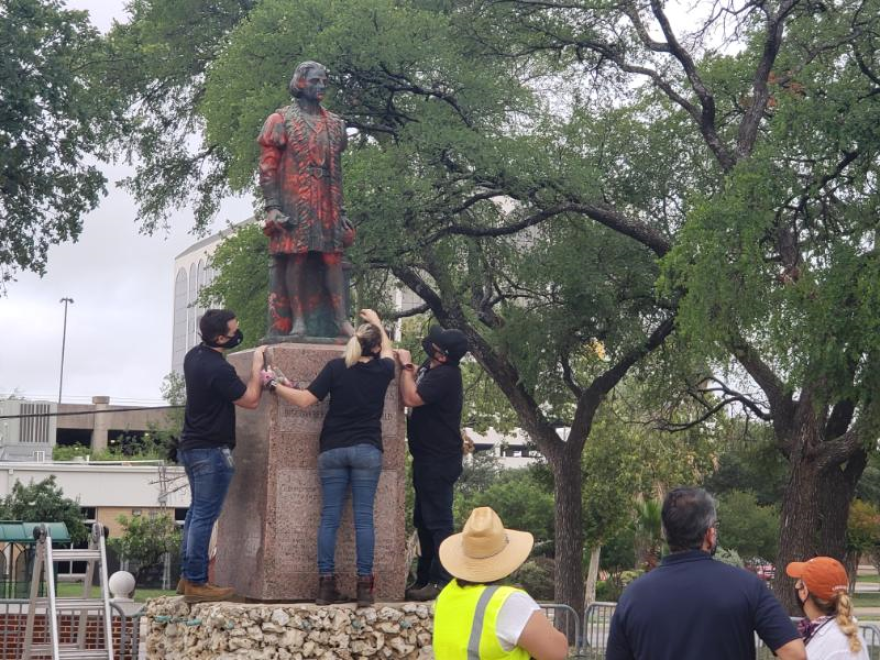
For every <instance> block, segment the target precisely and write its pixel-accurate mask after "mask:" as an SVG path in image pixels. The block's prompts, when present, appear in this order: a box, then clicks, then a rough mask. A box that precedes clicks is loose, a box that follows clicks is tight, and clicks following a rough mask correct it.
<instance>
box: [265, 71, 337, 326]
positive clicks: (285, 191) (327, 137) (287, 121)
mask: <svg viewBox="0 0 880 660" xmlns="http://www.w3.org/2000/svg"><path fill="white" fill-rule="evenodd" d="M289 89H290V93H291V94H292V95H293V102H292V103H291V104H290V105H288V106H286V107H284V108H281V109H279V110H277V111H275V112H273V113H272V114H271V115H269V118H268V119H267V120H266V122H265V124H264V125H263V129H262V131H260V137H259V138H258V142H259V144H260V187H261V188H262V190H263V197H264V200H265V209H266V219H265V222H264V228H263V232H264V233H265V234H266V236H268V237H269V254H270V255H271V258H272V266H271V271H270V283H269V334H270V335H271V336H280V335H285V334H287V335H289V336H290V337H292V338H301V337H304V336H305V335H306V334H307V329H308V326H309V323H308V322H307V321H308V319H309V317H310V315H312V314H317V313H319V312H320V310H321V308H323V310H324V311H325V312H329V313H330V316H331V317H332V321H333V323H334V324H335V328H336V330H337V332H338V334H339V335H341V336H351V335H352V334H354V329H353V327H352V325H351V322H350V321H349V320H348V318H347V310H346V305H345V299H346V296H345V291H344V283H345V278H344V276H343V270H342V254H343V250H344V248H346V247H348V246H349V245H351V242H352V241H353V240H354V230H353V228H352V227H351V225H350V224H349V223H348V220H347V218H346V217H345V215H344V211H343V204H342V169H341V167H340V159H341V154H342V152H343V150H344V149H345V146H346V141H347V140H346V133H345V122H344V121H343V120H342V119H341V118H340V117H338V116H337V115H334V114H333V113H331V112H328V111H327V110H325V109H324V108H323V107H321V101H322V99H323V98H324V94H325V92H326V89H327V69H326V68H325V67H324V66H322V65H321V64H318V63H317V62H303V63H302V64H300V65H299V66H298V67H296V71H295V72H294V74H293V78H292V79H291V81H290V86H289ZM318 270H320V271H322V274H323V277H319V278H318V279H317V282H319V286H318V289H323V291H320V292H316V291H315V289H314V288H310V287H314V283H310V282H312V281H313V280H315V276H314V274H313V275H312V277H311V278H309V274H310V272H309V271H318ZM320 284H323V286H320Z"/></svg>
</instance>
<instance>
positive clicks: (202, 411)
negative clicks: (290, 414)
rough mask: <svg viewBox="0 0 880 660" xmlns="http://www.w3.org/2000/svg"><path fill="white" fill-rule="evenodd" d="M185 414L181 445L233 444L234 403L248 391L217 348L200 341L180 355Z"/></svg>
mask: <svg viewBox="0 0 880 660" xmlns="http://www.w3.org/2000/svg"><path fill="white" fill-rule="evenodd" d="M183 376H184V379H185V380H186V414H185V416H184V420H183V432H182V433H181V434H180V448H181V449H205V448H208V447H235V405H233V403H232V402H233V401H236V400H237V399H240V398H241V397H243V396H244V393H245V392H246V391H247V385H245V384H244V383H243V382H242V381H241V378H239V377H238V374H236V373H235V369H233V368H232V365H231V364H229V363H228V362H227V361H226V359H225V358H224V357H223V354H222V353H220V352H219V351H215V350H214V349H212V348H210V347H208V346H205V345H204V344H199V345H198V346H196V347H195V348H193V349H192V350H190V352H189V353H187V354H186V357H185V358H184V359H183Z"/></svg>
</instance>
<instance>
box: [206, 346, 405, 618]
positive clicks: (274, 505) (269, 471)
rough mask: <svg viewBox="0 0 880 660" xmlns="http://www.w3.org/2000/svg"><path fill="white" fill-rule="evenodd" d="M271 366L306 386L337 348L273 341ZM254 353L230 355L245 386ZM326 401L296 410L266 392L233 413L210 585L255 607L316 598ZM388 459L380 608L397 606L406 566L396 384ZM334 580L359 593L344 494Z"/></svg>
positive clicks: (388, 408)
mask: <svg viewBox="0 0 880 660" xmlns="http://www.w3.org/2000/svg"><path fill="white" fill-rule="evenodd" d="M268 352H269V355H270V359H271V363H272V364H273V365H275V366H277V367H279V368H280V369H281V371H283V373H284V374H285V375H286V376H287V377H288V378H289V379H290V380H291V381H293V382H294V383H295V384H297V385H299V386H301V387H304V386H306V385H308V383H310V382H311V380H312V379H313V378H314V377H315V376H316V375H317V374H318V372H319V371H320V370H321V369H322V368H323V367H324V365H325V364H326V363H327V362H328V361H329V360H331V359H333V358H335V357H340V356H341V354H342V349H341V347H340V346H332V345H330V346H328V345H318V344H294V343H288V344H276V345H274V346H272V347H270V348H269V349H268ZM252 359H253V351H242V352H240V353H235V354H233V355H230V356H229V362H230V364H232V365H233V366H234V367H235V369H236V371H237V372H238V374H239V375H240V376H241V377H242V379H243V380H245V381H247V379H248V377H249V374H250V365H251V361H252ZM329 400H330V398H329V396H328V397H327V399H325V400H324V401H323V402H318V403H316V404H315V405H313V406H312V407H310V408H305V409H301V408H298V407H296V406H293V405H291V404H288V403H286V402H284V401H283V400H281V399H279V398H278V397H276V396H275V395H273V394H270V393H268V392H266V393H264V394H263V396H262V398H261V400H260V406H259V408H258V409H256V410H243V409H241V408H238V409H236V441H237V446H236V449H235V452H234V458H235V478H234V479H233V481H232V485H231V487H230V491H229V495H228V496H227V499H226V503H225V505H224V508H223V514H222V516H221V517H220V523H219V533H218V539H217V561H216V566H215V580H216V582H217V583H218V584H221V585H228V586H231V587H234V588H235V590H236V591H237V592H238V593H239V594H240V595H241V596H244V597H247V598H250V599H253V600H259V601H288V602H290V601H309V600H314V598H315V596H316V595H317V585H318V570H317V535H318V526H319V523H320V515H321V490H320V485H319V481H318V473H317V461H318V438H319V436H320V433H321V425H322V423H323V420H324V416H325V414H326V412H327V406H328V403H329ZM382 443H383V447H384V459H383V464H382V475H381V477H380V479H379V486H378V490H377V492H376V503H375V510H374V522H375V530H376V544H375V563H374V574H375V576H376V583H375V595H376V600H377V601H380V602H383V601H384V602H388V601H399V600H402V599H403V591H404V586H405V580H406V567H405V565H404V560H405V528H404V503H405V491H404V488H405V487H406V484H405V428H404V414H403V406H402V404H401V401H400V396H399V394H398V388H397V381H396V380H395V381H392V383H391V384H390V385H389V386H388V393H387V395H386V397H385V410H384V413H383V417H382ZM336 575H337V580H338V586H339V587H340V590H341V591H342V592H343V593H347V594H350V595H353V594H354V592H355V580H356V571H355V542H354V527H353V525H352V516H351V499H350V497H349V499H348V501H347V503H346V505H345V512H344V514H343V518H342V525H341V526H340V528H339V535H338V537H337V543H336Z"/></svg>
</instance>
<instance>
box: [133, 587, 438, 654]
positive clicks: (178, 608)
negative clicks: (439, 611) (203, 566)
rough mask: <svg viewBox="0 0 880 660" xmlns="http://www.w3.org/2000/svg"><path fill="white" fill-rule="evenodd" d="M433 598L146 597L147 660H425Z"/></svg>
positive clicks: (431, 626) (429, 651) (430, 629)
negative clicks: (266, 600) (322, 602)
mask: <svg viewBox="0 0 880 660" xmlns="http://www.w3.org/2000/svg"><path fill="white" fill-rule="evenodd" d="M433 616H434V611H433V604H422V603H402V604H400V603H388V604H376V605H375V606H374V607H365V608H359V609H356V608H355V606H354V605H330V606H328V607H319V606H317V605H305V604H300V605H290V604H287V605H248V604H238V603H203V604H200V605H187V604H186V603H184V602H183V598H182V597H173V598H156V599H154V600H150V601H148V602H147V606H146V610H145V612H144V619H145V620H146V622H147V624H146V625H147V633H146V637H145V639H143V640H142V641H141V643H142V644H143V645H144V646H145V647H146V651H147V657H148V658H150V659H151V660H184V659H186V660H232V659H233V658H249V659H250V660H308V659H310V658H320V659H321V660H337V659H339V660H356V659H361V658H370V659H371V660H378V659H381V660H385V659H388V658H406V659H407V660H430V659H432V658H433V657H434V656H433V653H432V650H431V635H432V631H433Z"/></svg>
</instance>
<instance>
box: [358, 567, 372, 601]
mask: <svg viewBox="0 0 880 660" xmlns="http://www.w3.org/2000/svg"><path fill="white" fill-rule="evenodd" d="M375 602H376V598H375V597H374V596H373V576H372V575H358V579H357V606H358V607H369V606H370V605H372V604H373V603H375Z"/></svg>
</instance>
